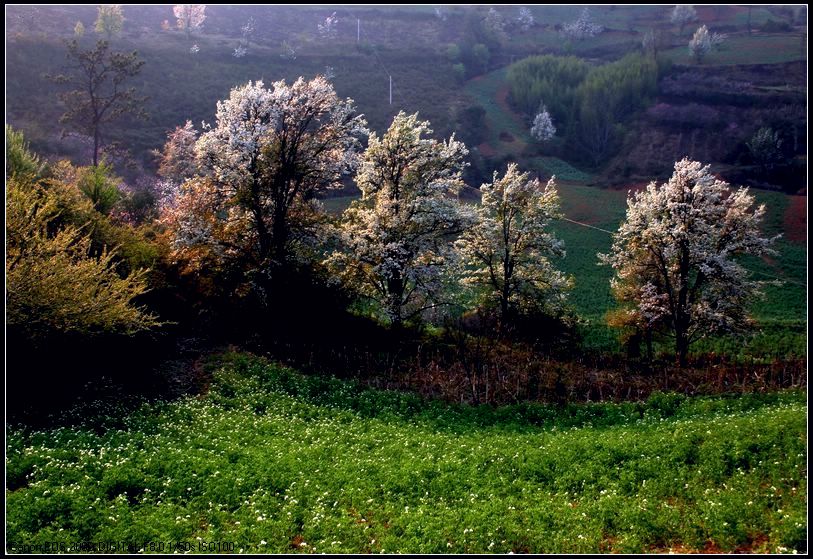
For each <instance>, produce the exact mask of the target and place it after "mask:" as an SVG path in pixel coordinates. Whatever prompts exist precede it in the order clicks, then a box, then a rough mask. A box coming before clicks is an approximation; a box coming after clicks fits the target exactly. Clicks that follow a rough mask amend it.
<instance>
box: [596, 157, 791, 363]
mask: <svg viewBox="0 0 813 559" xmlns="http://www.w3.org/2000/svg"><path fill="white" fill-rule="evenodd" d="M753 204H754V198H753V197H752V196H750V195H749V194H748V189H743V188H741V189H739V190H737V191H736V192H731V191H730V188H729V185H728V183H725V182H723V181H721V180H719V179H716V178H715V177H714V176H712V175H711V172H710V171H709V168H708V166H706V167H703V166H702V165H701V164H700V163H698V162H696V161H689V160H688V159H684V160H682V161H679V162H678V163H675V172H674V174H673V175H672V177H671V178H670V179H669V181H668V182H667V183H665V184H663V185H661V186H660V187H659V186H658V185H657V184H656V183H655V182H652V183H650V184H649V186H647V188H646V190H645V191H641V192H638V193H636V194H635V195H634V196H633V197H631V198H630V199H629V201H628V208H627V216H626V220H625V221H624V223H622V224H621V227H620V228H619V230H618V232H617V233H616V234H615V235H614V240H613V249H612V254H610V255H604V256H602V261H603V262H604V263H606V264H608V265H611V266H612V267H613V269H614V270H615V273H616V277H615V278H614V279H613V280H612V285H613V289H614V291H615V294H616V298H617V299H618V300H619V301H620V302H621V303H623V304H625V305H629V306H628V307H627V308H626V316H627V319H628V322H629V323H631V324H634V325H635V326H636V327H638V328H640V329H641V330H643V331H648V330H664V329H665V330H667V331H668V332H669V333H670V334H671V336H673V337H674V340H675V354H676V356H677V358H678V359H679V361H680V362H681V364H683V363H685V362H686V356H687V354H688V349H689V345H690V344H692V343H693V342H695V341H697V340H699V339H701V338H704V337H707V336H709V335H712V334H714V333H720V332H738V331H742V330H743V329H744V328H746V327H747V326H749V325H750V322H751V321H750V318H749V317H748V309H749V307H750V304H749V303H751V302H752V299H753V298H754V297H755V296H756V295H757V293H758V288H759V285H760V283H759V282H756V281H752V280H749V278H748V275H747V273H746V271H745V270H744V269H743V267H742V265H740V264H739V263H738V262H737V261H736V260H735V258H736V257H737V256H739V255H743V254H752V255H755V256H764V255H771V254H775V252H774V251H773V249H772V248H771V246H770V245H771V244H772V241H773V240H775V239H773V240H772V239H768V238H765V237H763V236H762V234H761V233H760V231H759V225H760V222H761V221H762V218H763V216H764V215H765V206H764V205H763V206H760V207H758V208H756V209H754V210H752V209H751V208H752V206H753Z"/></svg>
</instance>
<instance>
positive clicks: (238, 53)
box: [232, 45, 248, 58]
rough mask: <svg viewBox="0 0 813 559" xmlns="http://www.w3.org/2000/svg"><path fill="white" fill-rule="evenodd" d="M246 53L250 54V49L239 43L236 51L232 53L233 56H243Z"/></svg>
mask: <svg viewBox="0 0 813 559" xmlns="http://www.w3.org/2000/svg"><path fill="white" fill-rule="evenodd" d="M246 54H248V49H246V48H245V47H243V45H238V46H237V47H236V48H235V49H234V52H233V53H232V56H233V57H235V58H243V57H244V56H245V55H246Z"/></svg>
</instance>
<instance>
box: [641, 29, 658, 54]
mask: <svg viewBox="0 0 813 559" xmlns="http://www.w3.org/2000/svg"><path fill="white" fill-rule="evenodd" d="M641 49H642V50H643V51H644V53H645V54H656V53H657V50H658V41H657V37H655V31H653V30H652V29H650V30H649V31H647V32H646V33H644V36H643V37H642V38H641Z"/></svg>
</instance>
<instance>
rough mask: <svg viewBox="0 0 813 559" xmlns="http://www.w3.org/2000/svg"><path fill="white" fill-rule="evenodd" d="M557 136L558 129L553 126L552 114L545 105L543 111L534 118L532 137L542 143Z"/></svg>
mask: <svg viewBox="0 0 813 559" xmlns="http://www.w3.org/2000/svg"><path fill="white" fill-rule="evenodd" d="M555 135H556V127H555V126H554V125H553V119H551V117H550V113H548V110H547V109H546V108H545V106H544V105H543V106H542V111H541V112H540V113H539V114H537V115H536V116H535V117H534V123H533V126H531V136H532V137H533V138H534V139H536V140H538V141H540V142H547V141H548V140H550V139H551V138H553V137H554V136H555Z"/></svg>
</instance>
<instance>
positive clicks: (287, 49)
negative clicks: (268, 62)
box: [279, 41, 296, 60]
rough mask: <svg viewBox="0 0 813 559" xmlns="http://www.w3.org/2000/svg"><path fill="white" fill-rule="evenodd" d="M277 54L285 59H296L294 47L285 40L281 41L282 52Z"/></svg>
mask: <svg viewBox="0 0 813 559" xmlns="http://www.w3.org/2000/svg"><path fill="white" fill-rule="evenodd" d="M279 56H280V58H284V59H285V60H296V49H294V47H293V46H292V45H290V44H288V42H287V41H282V54H280V55H279Z"/></svg>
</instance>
